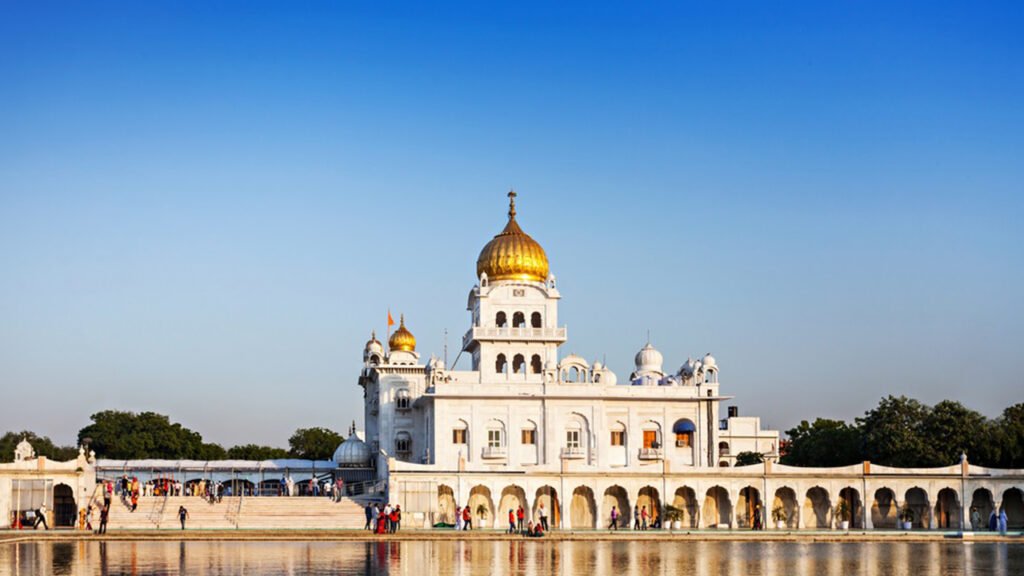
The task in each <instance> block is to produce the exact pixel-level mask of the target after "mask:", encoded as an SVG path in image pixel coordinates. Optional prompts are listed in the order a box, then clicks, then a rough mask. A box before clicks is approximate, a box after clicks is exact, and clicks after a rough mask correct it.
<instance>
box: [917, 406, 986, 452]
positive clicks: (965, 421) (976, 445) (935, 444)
mask: <svg viewBox="0 0 1024 576" xmlns="http://www.w3.org/2000/svg"><path fill="white" fill-rule="evenodd" d="M921 433H922V434H923V435H924V438H925V451H924V452H923V454H922V460H921V464H922V465H923V466H950V465H952V464H956V463H957V462H959V461H960V455H961V454H963V453H966V454H967V455H968V456H971V457H973V458H974V459H975V462H976V463H978V464H983V463H987V462H988V461H989V460H990V458H989V454H990V453H991V450H992V449H991V447H990V445H989V442H990V441H991V432H990V430H989V424H988V422H987V421H986V419H985V417H984V416H982V415H981V414H979V413H978V412H975V411H974V410H970V409H968V408H966V407H964V405H963V404H961V403H959V402H954V401H952V400H943V401H942V402H939V403H938V404H936V405H935V406H933V407H932V408H931V409H930V410H928V412H927V414H926V415H925V418H924V421H923V422H922V423H921Z"/></svg>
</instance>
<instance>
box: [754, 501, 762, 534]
mask: <svg viewBox="0 0 1024 576" xmlns="http://www.w3.org/2000/svg"><path fill="white" fill-rule="evenodd" d="M754 530H764V527H763V526H762V525H761V505H760V504H758V505H757V506H755V507H754Z"/></svg>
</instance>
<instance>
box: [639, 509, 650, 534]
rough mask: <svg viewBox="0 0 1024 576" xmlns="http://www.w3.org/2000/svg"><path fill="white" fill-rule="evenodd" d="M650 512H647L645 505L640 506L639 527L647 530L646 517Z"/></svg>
mask: <svg viewBox="0 0 1024 576" xmlns="http://www.w3.org/2000/svg"><path fill="white" fill-rule="evenodd" d="M649 517H650V514H648V513H647V506H644V507H642V508H640V529H641V530H647V518H649Z"/></svg>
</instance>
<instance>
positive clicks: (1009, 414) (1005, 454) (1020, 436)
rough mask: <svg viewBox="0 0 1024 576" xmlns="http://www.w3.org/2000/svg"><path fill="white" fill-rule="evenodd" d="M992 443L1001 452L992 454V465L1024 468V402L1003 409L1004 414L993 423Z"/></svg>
mask: <svg viewBox="0 0 1024 576" xmlns="http://www.w3.org/2000/svg"><path fill="white" fill-rule="evenodd" d="M990 434H991V436H992V439H991V445H994V446H999V447H1000V452H999V453H998V454H993V455H991V459H992V460H993V462H992V464H991V465H992V466H999V467H1001V468H1024V403H1022V404H1014V405H1013V406H1010V407H1008V408H1006V409H1005V410H1003V414H1002V416H1000V417H999V418H998V419H996V421H995V422H993V423H992V427H991V430H990Z"/></svg>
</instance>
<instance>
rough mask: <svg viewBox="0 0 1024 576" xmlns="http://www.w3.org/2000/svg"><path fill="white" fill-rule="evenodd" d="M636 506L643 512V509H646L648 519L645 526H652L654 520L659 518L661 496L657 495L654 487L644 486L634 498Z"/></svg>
mask: <svg viewBox="0 0 1024 576" xmlns="http://www.w3.org/2000/svg"><path fill="white" fill-rule="evenodd" d="M636 505H637V506H639V507H640V510H641V511H643V509H644V507H645V506H646V507H647V513H648V514H650V517H649V518H648V520H647V525H648V526H650V525H652V524H654V522H655V520H657V519H659V518H660V517H661V496H660V495H659V494H658V489H657V488H655V487H654V486H650V485H648V486H644V487H643V488H641V489H640V492H638V493H637V496H636Z"/></svg>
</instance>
